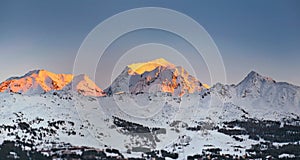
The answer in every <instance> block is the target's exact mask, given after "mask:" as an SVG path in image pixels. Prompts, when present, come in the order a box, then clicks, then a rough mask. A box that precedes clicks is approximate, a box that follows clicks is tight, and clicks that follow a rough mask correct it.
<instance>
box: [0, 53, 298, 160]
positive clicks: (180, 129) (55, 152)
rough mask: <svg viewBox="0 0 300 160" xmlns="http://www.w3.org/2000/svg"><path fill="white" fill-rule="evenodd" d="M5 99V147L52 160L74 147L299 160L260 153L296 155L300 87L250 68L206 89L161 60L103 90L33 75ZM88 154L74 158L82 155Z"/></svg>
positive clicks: (135, 67)
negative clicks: (233, 81)
mask: <svg viewBox="0 0 300 160" xmlns="http://www.w3.org/2000/svg"><path fill="white" fill-rule="evenodd" d="M0 102H1V103H0V122H1V123H0V142H3V141H6V140H13V141H16V142H18V143H20V145H22V146H23V148H26V147H27V148H28V147H29V148H31V149H32V150H38V151H40V152H45V151H47V154H46V155H48V156H52V157H59V156H62V157H63V156H66V155H65V154H66V152H67V151H70V148H68V147H70V145H71V146H73V147H74V146H88V147H93V148H100V149H101V150H100V151H102V150H105V149H111V148H115V149H117V151H115V152H114V154H112V153H111V152H107V151H105V154H101V155H102V156H104V155H105V156H108V155H110V156H117V157H118V156H120V155H122V156H121V159H122V157H123V158H124V157H126V158H133V157H135V158H144V159H147V158H145V157H144V156H145V154H146V155H148V157H149V156H150V157H152V156H154V155H155V156H158V157H163V156H166V155H168V156H169V158H170V157H173V158H172V159H189V158H187V157H189V156H190V159H196V158H197V156H198V158H199V156H200V157H201V156H207V155H209V156H216V155H217V156H221V155H229V156H234V155H237V156H240V158H241V159H242V158H243V157H245V156H251V157H252V158H260V157H261V156H267V155H268V154H271V155H272V156H273V157H275V158H278V157H280V156H281V157H282V156H286V155H288V156H294V157H297V156H298V158H299V157H300V155H297V154H298V153H297V152H291V151H287V152H284V151H282V152H281V151H280V152H279V151H276V154H275V153H274V154H273V153H269V152H267V153H265V151H266V150H264V151H263V152H262V151H257V152H255V151H256V150H255V149H257V148H258V147H257V146H259V147H267V146H268V147H273V148H272V149H274V148H277V149H278V148H280V147H286V146H287V145H296V148H297V147H298V149H299V147H300V146H297V142H299V141H300V138H299V137H300V127H299V126H300V87H298V86H295V85H292V84H289V83H286V82H276V81H275V80H273V79H272V78H269V77H265V76H262V75H260V74H258V73H256V72H254V71H251V72H250V73H249V74H248V75H247V76H246V77H245V78H244V79H243V80H242V81H241V82H240V83H238V84H236V85H234V84H233V85H227V84H220V83H217V84H215V85H213V86H211V87H210V86H208V85H207V84H204V83H202V82H201V81H199V80H198V79H197V78H195V77H194V76H192V75H190V74H189V73H188V72H187V71H186V70H185V69H184V68H182V67H180V66H176V65H174V64H172V63H170V62H167V61H166V60H164V59H156V60H153V61H149V62H144V63H136V64H131V65H128V66H126V67H125V68H124V70H123V71H122V72H121V73H120V75H119V76H118V77H117V78H116V79H115V80H114V81H113V82H112V83H111V84H110V86H109V87H108V88H106V89H103V90H102V89H101V88H99V87H98V86H97V85H96V84H95V83H94V82H93V81H92V80H91V79H89V78H88V76H86V75H84V74H82V75H72V74H55V73H52V72H49V71H46V70H34V71H30V72H28V73H27V74H25V75H24V76H21V77H11V78H9V79H7V80H6V81H4V82H2V83H1V84H0ZM116 137H117V138H116ZM267 143H269V144H268V145H266V144H267ZM33 146H34V147H33ZM59 146H63V147H59ZM255 146H256V147H255ZM289 147H290V146H289ZM0 148H1V146H0ZM53 148H54V149H53ZM85 149H86V148H85ZM272 149H271V150H272ZM83 150H84V149H81V152H76V154H77V155H80V156H84V155H85V154H84V153H83ZM88 150H90V149H88ZM296 150H297V149H296ZM272 151H273V150H272ZM95 152H97V153H99V150H95ZM254 152H255V154H254ZM167 153H168V154H167ZM292 153H293V154H292ZM27 154H29V153H27ZM62 154H63V155H62ZM0 155H1V150H0ZM69 156H70V155H69ZM95 156H99V155H95ZM194 156H195V157H194ZM174 157H175V158H174ZM176 157H177V158H176ZM191 157H192V158H191ZM193 157H194V158H193ZM77 158H78V157H77ZM119 158H120V157H119ZM223 158H224V157H223ZM225 158H226V157H225ZM264 158H265V157H264ZM148 159H149V158H148Z"/></svg>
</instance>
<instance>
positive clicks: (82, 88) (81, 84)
mask: <svg viewBox="0 0 300 160" xmlns="http://www.w3.org/2000/svg"><path fill="white" fill-rule="evenodd" d="M63 90H73V91H76V92H78V93H80V94H82V95H84V96H96V97H99V96H104V95H105V93H104V92H103V91H102V89H100V88H99V87H98V86H97V85H96V84H95V83H94V82H93V81H92V80H91V79H90V78H89V77H88V76H87V75H85V74H81V75H78V76H75V77H74V78H73V80H72V81H71V82H70V83H69V84H68V85H66V86H65V87H64V89H63Z"/></svg>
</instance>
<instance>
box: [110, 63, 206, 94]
mask: <svg viewBox="0 0 300 160" xmlns="http://www.w3.org/2000/svg"><path fill="white" fill-rule="evenodd" d="M207 87H208V86H207V85H204V86H203V84H202V83H201V82H200V81H199V80H197V79H196V78H195V77H193V76H192V75H190V74H189V73H188V72H187V71H186V70H184V69H183V68H182V67H180V66H177V67H176V66H175V65H174V64H171V63H170V62H167V61H166V60H164V59H156V60H153V61H149V62H145V63H136V64H131V65H128V66H127V67H126V68H125V69H124V70H123V72H122V73H121V74H120V75H119V76H118V77H117V78H116V79H115V80H114V82H113V83H112V84H111V86H110V87H109V88H107V89H106V90H105V91H106V92H107V93H112V94H113V93H120V92H126V93H131V94H139V93H157V92H167V93H171V94H172V95H176V96H182V95H184V94H187V93H194V92H200V91H202V90H203V89H206V88H207Z"/></svg>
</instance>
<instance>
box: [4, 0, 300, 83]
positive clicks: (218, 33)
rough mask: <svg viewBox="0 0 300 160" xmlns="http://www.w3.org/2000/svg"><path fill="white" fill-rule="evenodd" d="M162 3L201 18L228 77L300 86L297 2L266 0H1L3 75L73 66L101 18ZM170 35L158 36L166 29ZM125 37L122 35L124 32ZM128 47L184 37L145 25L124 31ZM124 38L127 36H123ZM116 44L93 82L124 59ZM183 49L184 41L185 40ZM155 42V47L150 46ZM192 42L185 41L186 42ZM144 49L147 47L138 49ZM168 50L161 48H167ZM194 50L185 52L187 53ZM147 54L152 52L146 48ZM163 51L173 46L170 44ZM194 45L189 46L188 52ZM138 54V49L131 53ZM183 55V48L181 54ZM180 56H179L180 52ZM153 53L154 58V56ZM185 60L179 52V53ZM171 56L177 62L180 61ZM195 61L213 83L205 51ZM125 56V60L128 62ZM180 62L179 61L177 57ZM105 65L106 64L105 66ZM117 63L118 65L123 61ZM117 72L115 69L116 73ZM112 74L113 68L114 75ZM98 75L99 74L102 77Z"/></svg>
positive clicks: (65, 70)
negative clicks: (262, 78) (251, 76)
mask: <svg viewBox="0 0 300 160" xmlns="http://www.w3.org/2000/svg"><path fill="white" fill-rule="evenodd" d="M149 6H151V7H164V8H170V9H173V10H176V11H179V12H182V13H184V14H186V15H188V16H190V17H192V18H193V19H195V20H196V21H197V22H198V23H199V24H201V25H202V26H203V27H204V28H205V29H206V30H207V31H208V33H209V34H210V36H211V37H212V38H213V40H214V41H215V43H216V45H217V46H218V48H219V51H220V53H221V55H222V57H223V60H224V64H225V67H226V73H227V80H228V83H237V82H239V81H240V80H241V79H242V78H244V76H245V75H247V74H248V72H249V71H250V70H255V71H257V72H259V73H261V74H263V75H268V76H270V77H273V78H274V79H276V80H277V81H287V82H290V83H294V84H296V85H300V78H299V69H300V63H299V59H300V54H299V52H300V30H299V28H300V2H299V1H297V0H288V1H284V0H281V1H279V0H266V1H259V0H254V1H238V0H232V1H140V0H137V1H92V0H91V1H72V0H66V1H59V0H54V1H37V0H36V1H35V0H28V1H10V0H7V1H6V0H2V1H0V55H1V63H0V69H1V72H0V81H3V80H5V79H6V78H9V77H11V76H15V75H22V74H24V73H26V72H28V71H29V70H33V69H41V68H43V69H47V70H49V71H53V72H56V73H71V72H72V67H73V62H74V59H75V56H76V53H77V51H78V49H79V47H80V45H81V43H82V41H83V40H84V38H85V37H86V36H87V34H88V33H89V32H90V31H91V30H92V29H93V28H94V27H95V26H96V25H97V24H99V23H100V22H102V21H103V20H105V19H106V18H109V17H110V16H113V15H115V14H117V13H119V12H122V11H125V10H128V9H132V8H137V7H149ZM164 34H165V36H160V35H164ZM126 36H127V38H128V39H126V41H124V37H125V38H126ZM124 37H123V42H126V43H125V44H123V45H125V46H127V47H128V46H132V47H134V44H136V43H135V41H134V39H139V40H140V41H141V42H145V43H146V42H157V43H160V42H164V43H165V44H170V45H171V44H174V43H175V44H177V43H180V39H178V38H176V36H174V35H170V34H168V33H162V32H161V31H156V30H145V31H144V32H142V31H137V32H133V33H131V34H128V35H125V36H124ZM118 42H119V43H121V42H122V38H120V39H119V40H118ZM116 46H119V45H115V48H113V47H114V46H113V45H112V48H111V49H110V50H108V52H107V54H106V55H104V57H103V61H100V63H99V67H98V72H97V81H96V83H97V84H98V85H99V86H100V87H101V88H106V87H107V85H108V84H109V83H110V82H109V81H110V80H111V75H112V71H111V69H106V68H105V65H106V64H110V63H116V62H111V61H113V60H115V59H121V58H120V57H118V56H119V54H116V53H114V52H117V51H118V48H117V47H116ZM183 48H184V46H183ZM149 49H151V46H150V47H149ZM186 49H187V48H186ZM139 51H142V50H139ZM153 51H154V53H153V54H151V56H148V57H145V56H140V57H135V58H132V59H130V58H128V57H127V58H126V57H125V58H124V57H123V58H124V59H123V60H124V61H122V62H120V66H122V65H124V64H125V65H126V64H130V63H133V62H137V61H149V60H151V59H155V58H159V57H161V56H162V57H163V58H165V59H167V60H170V59H168V54H169V53H164V54H163V55H160V54H162V53H158V52H159V51H156V50H155V49H153ZM163 51H164V50H161V52H163ZM189 51H190V50H189V49H187V50H186V52H182V53H183V55H184V54H186V55H187V57H188V55H189V54H191V53H190V52H189ZM148 52H149V54H150V53H152V52H151V51H148ZM165 52H170V51H168V50H166V51H165ZM191 52H192V51H191ZM133 55H136V56H138V54H136V53H133ZM184 56H185V55H184ZM175 57H176V56H175ZM150 58H151V59H150ZM177 60H178V61H180V59H179V58H177ZM177 60H176V58H174V57H173V59H172V58H171V60H170V61H171V62H172V63H177ZM187 60H188V61H190V64H192V65H193V66H192V67H194V69H195V70H197V72H199V73H198V75H201V73H203V74H202V75H201V76H200V77H198V78H199V79H200V80H201V81H203V82H205V83H209V77H207V75H208V73H207V71H206V70H207V69H206V68H205V64H203V60H202V59H201V57H199V59H187ZM127 62H128V63H127ZM178 65H180V64H178ZM103 66H104V67H103ZM117 68H119V71H116V72H120V70H121V68H122V67H117ZM116 74H117V73H116ZM114 76H115V75H114ZM100 79H102V80H101V81H100Z"/></svg>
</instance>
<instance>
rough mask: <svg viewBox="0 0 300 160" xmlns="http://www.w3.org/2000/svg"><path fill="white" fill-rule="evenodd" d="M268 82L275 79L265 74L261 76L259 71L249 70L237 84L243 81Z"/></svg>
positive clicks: (272, 81) (253, 82)
mask: <svg viewBox="0 0 300 160" xmlns="http://www.w3.org/2000/svg"><path fill="white" fill-rule="evenodd" d="M263 81H265V82H269V83H275V81H274V80H273V79H272V78H270V77H266V76H262V75H260V74H259V73H257V72H255V71H251V72H250V73H249V74H248V75H247V76H246V78H245V79H244V80H243V81H241V82H240V83H239V84H238V85H240V84H243V83H251V84H258V83H260V82H263Z"/></svg>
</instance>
